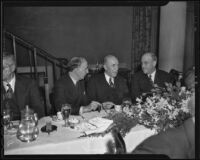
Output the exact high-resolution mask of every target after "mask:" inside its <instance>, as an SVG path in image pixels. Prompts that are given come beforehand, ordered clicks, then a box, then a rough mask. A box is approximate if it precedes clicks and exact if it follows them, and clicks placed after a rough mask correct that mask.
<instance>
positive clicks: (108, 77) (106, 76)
mask: <svg viewBox="0 0 200 160" xmlns="http://www.w3.org/2000/svg"><path fill="white" fill-rule="evenodd" d="M104 75H105V78H106V81H107V82H108V84H109V85H110V78H111V81H112V83H113V84H114V78H113V77H110V76H109V75H108V74H106V73H105V72H104Z"/></svg>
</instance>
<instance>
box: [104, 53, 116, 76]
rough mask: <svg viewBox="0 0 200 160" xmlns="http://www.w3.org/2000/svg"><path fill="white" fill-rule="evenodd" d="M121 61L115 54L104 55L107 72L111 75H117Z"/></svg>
mask: <svg viewBox="0 0 200 160" xmlns="http://www.w3.org/2000/svg"><path fill="white" fill-rule="evenodd" d="M118 66H119V61H118V59H117V58H116V57H115V56H113V55H107V56H105V57H104V69H105V72H106V74H108V75H109V76H110V77H113V78H114V77H116V76H117V73H118V69H119V67H118Z"/></svg>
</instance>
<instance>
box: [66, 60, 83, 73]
mask: <svg viewBox="0 0 200 160" xmlns="http://www.w3.org/2000/svg"><path fill="white" fill-rule="evenodd" d="M85 61H86V59H85V58H83V57H73V58H72V59H71V60H70V61H69V62H68V64H67V68H68V71H73V70H74V69H75V68H78V67H80V66H81V64H82V63H83V62H85Z"/></svg>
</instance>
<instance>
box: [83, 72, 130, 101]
mask: <svg viewBox="0 0 200 160" xmlns="http://www.w3.org/2000/svg"><path fill="white" fill-rule="evenodd" d="M114 85H115V87H114V88H111V87H110V86H109V84H108V82H107V81H106V78H105V75H104V73H100V74H97V75H95V76H93V77H91V79H90V80H89V82H88V84H87V94H88V97H89V99H90V101H91V100H95V101H98V102H100V103H103V102H106V101H111V102H113V103H115V104H121V103H122V100H123V98H127V97H129V91H128V87H127V83H126V80H125V79H124V78H123V77H121V76H120V75H117V77H115V79H114Z"/></svg>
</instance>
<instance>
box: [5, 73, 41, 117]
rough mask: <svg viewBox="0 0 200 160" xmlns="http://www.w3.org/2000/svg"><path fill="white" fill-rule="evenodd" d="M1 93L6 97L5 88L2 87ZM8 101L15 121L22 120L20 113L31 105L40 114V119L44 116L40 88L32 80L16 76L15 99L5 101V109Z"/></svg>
mask: <svg viewBox="0 0 200 160" xmlns="http://www.w3.org/2000/svg"><path fill="white" fill-rule="evenodd" d="M2 85H3V84H2ZM1 91H2V94H3V95H4V94H5V92H6V91H5V88H4V86H2V89H1ZM6 101H7V102H8V103H9V104H10V108H11V111H12V112H13V120H19V119H20V118H21V112H20V111H21V110H23V109H24V108H25V105H29V107H30V108H32V109H33V110H34V112H36V113H37V114H38V117H39V118H41V117H43V116H44V106H43V104H42V101H41V97H40V92H39V88H38V86H37V84H36V83H35V81H34V80H32V79H29V78H26V77H23V76H18V75H16V82H15V90H14V95H13V98H12V99H10V100H3V107H5V103H6Z"/></svg>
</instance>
